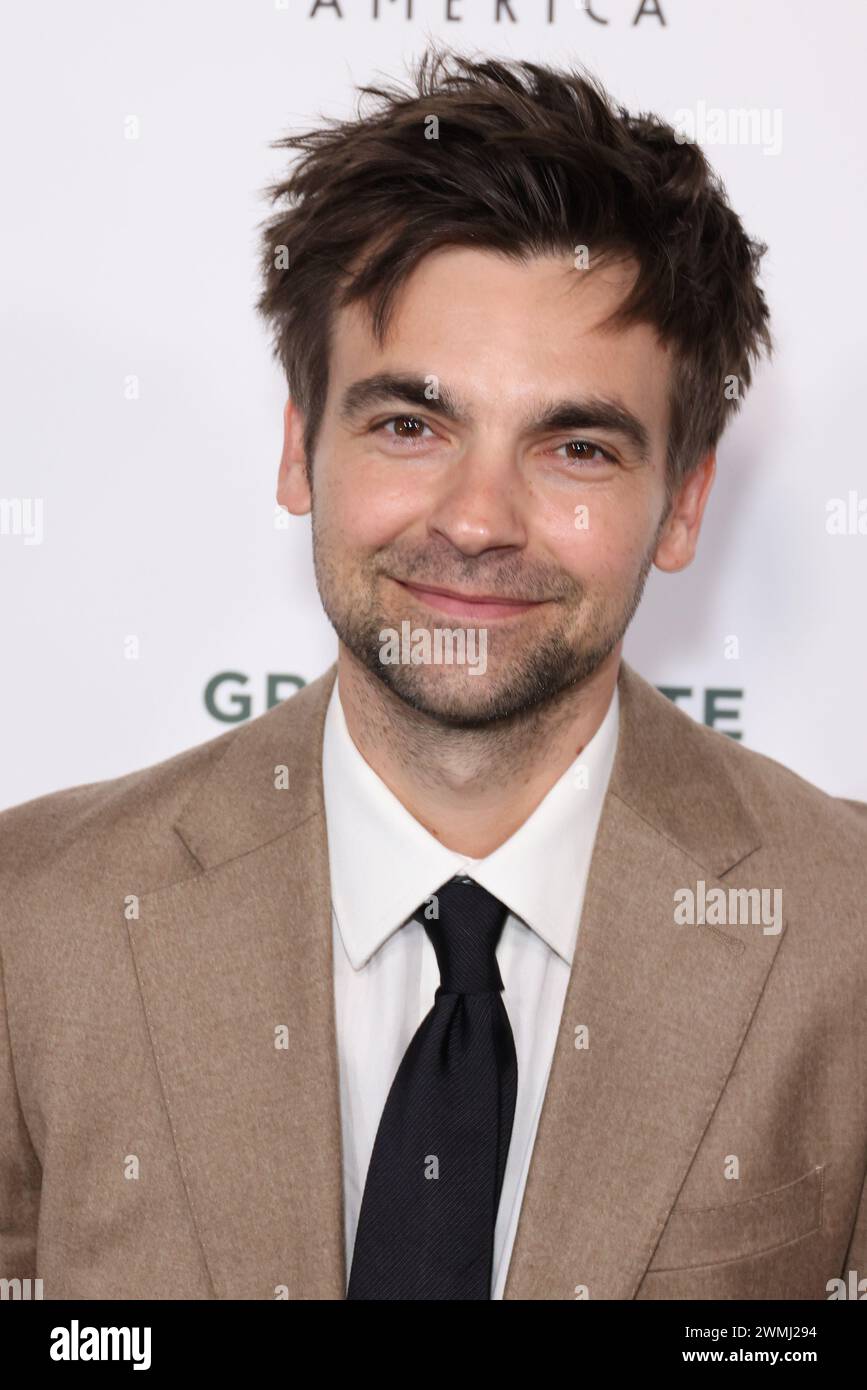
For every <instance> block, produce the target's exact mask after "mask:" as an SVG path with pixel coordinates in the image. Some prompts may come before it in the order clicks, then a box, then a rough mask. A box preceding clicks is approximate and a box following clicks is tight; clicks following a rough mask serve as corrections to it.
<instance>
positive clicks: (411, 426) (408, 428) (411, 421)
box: [394, 415, 424, 439]
mask: <svg viewBox="0 0 867 1390" xmlns="http://www.w3.org/2000/svg"><path fill="white" fill-rule="evenodd" d="M394 425H395V434H397V435H398V436H400V437H401V438H402V439H407V438H409V439H416V438H417V437H418V433H419V429H422V430H423V429H424V421H423V420H420V419H419V418H418V416H417V415H396V416H395V419H394Z"/></svg>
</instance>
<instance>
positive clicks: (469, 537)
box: [428, 442, 527, 555]
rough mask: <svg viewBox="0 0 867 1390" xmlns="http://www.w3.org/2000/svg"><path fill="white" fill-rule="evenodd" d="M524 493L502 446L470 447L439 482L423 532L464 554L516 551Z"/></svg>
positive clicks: (522, 540) (522, 531) (522, 530)
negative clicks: (427, 531)
mask: <svg viewBox="0 0 867 1390" xmlns="http://www.w3.org/2000/svg"><path fill="white" fill-rule="evenodd" d="M524 491H525V483H524V480H523V478H522V476H521V473H520V470H519V468H518V466H517V463H516V462H515V461H514V460H512V459H510V457H509V451H508V447H507V446H506V445H505V444H502V445H501V446H500V447H497V446H496V445H495V444H494V443H493V442H491V443H490V444H487V445H484V446H483V445H474V446H472V447H471V448H470V449H469V450H467V451H465V452H464V453H463V454H462V456H461V457H460V458H459V459H456V460H455V462H454V464H453V466H452V467H451V468H450V469H449V471H448V473H447V474H446V476H445V477H444V478H443V481H442V486H441V489H440V491H439V492H438V494H437V495H436V498H435V501H434V505H433V507H432V509H431V511H430V512H429V514H428V530H429V531H430V533H431V534H432V535H440V536H444V537H445V538H446V540H448V541H449V542H450V543H451V544H452V545H453V546H454V547H455V549H457V550H459V551H461V552H462V553H463V554H464V555H480V554H481V553H482V552H483V551H485V550H494V549H500V548H521V547H523V546H524V545H526V542H527V530H526V519H525V508H524V500H525V499H524Z"/></svg>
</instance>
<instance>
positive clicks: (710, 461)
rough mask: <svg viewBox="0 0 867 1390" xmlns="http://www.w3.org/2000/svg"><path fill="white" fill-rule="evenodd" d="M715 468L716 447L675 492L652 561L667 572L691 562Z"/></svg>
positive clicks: (680, 568)
mask: <svg viewBox="0 0 867 1390" xmlns="http://www.w3.org/2000/svg"><path fill="white" fill-rule="evenodd" d="M715 472H716V450H714V449H711V450H710V452H709V453H707V454H706V455H705V457H704V458H703V459H702V461H701V463H700V464H699V465H698V467H697V468H695V469H694V470H693V472H692V473H690V475H689V477H688V478H686V479H685V480H684V482H683V483H682V484H681V486H680V488H679V489H678V491H677V493H676V494H675V496H674V498H673V500H672V504H671V510H670V511H669V514H668V520H667V521H666V523H665V525H664V527H663V530H662V534H661V536H660V538H659V543H658V544H657V547H656V552H655V554H654V556H653V563H654V564H655V565H656V566H657V567H658V568H659V569H661V570H668V571H670V572H673V571H676V570H682V569H686V567H687V565H689V564H692V560H693V557H694V556H695V548H696V546H697V544H698V533H699V531H700V530H701V521H702V517H703V516H704V509H705V504H706V502H707V499H708V496H709V495H710V489H711V484H712V482H713V478H714V473H715Z"/></svg>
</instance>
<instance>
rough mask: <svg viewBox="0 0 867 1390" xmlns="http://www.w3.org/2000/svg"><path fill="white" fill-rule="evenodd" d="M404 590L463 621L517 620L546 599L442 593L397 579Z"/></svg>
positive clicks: (434, 588) (435, 589)
mask: <svg viewBox="0 0 867 1390" xmlns="http://www.w3.org/2000/svg"><path fill="white" fill-rule="evenodd" d="M394 582H395V584H399V585H400V587H401V588H402V589H407V590H409V592H410V593H411V594H412V595H413V596H414V597H415V598H417V599H420V600H421V602H422V603H425V604H427V606H428V608H434V609H436V610H437V611H438V612H440V613H450V614H452V615H453V616H456V617H460V618H482V619H485V620H488V619H492V618H513V617H515V616H516V615H517V614H519V613H526V612H528V611H529V609H531V608H540V607H541V606H542V604H543V603H544V602H545V601H546V600H544V599H542V600H537V599H532V600H522V599H505V598H503V597H502V596H500V595H498V594H458V593H455V591H454V589H441V588H439V587H437V586H436V585H427V584H410V583H407V582H406V581H405V580H403V579H395V581H394Z"/></svg>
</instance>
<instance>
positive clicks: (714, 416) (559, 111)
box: [256, 44, 772, 500]
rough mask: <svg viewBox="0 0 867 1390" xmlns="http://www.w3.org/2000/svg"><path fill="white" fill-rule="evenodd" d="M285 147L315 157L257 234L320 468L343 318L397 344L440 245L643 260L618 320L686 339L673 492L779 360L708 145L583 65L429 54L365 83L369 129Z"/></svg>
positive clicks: (331, 130)
mask: <svg viewBox="0 0 867 1390" xmlns="http://www.w3.org/2000/svg"><path fill="white" fill-rule="evenodd" d="M364 98H370V99H372V107H371V109H370V110H368V111H364V112H363V111H362V107H363V105H364V101H363V99H364ZM434 117H435V118H436V119H435V120H433V119H432V118H434ZM432 136H433V137H434V138H431V137H432ZM273 148H282V149H290V150H295V151H300V152H301V157H300V158H299V159H298V160H297V161H296V163H295V164H294V167H293V168H292V169H291V170H290V172H289V174H288V176H287V177H286V179H285V180H284V181H281V182H278V183H276V184H271V185H269V186H268V188H267V189H266V195H267V196H268V197H269V198H270V200H271V203H272V204H276V205H279V207H278V211H277V212H276V213H273V214H272V215H271V216H270V217H269V218H267V219H266V220H265V221H264V222H263V223H262V224H261V225H260V235H261V241H260V268H261V274H262V284H263V288H262V292H261V294H260V296H259V298H258V300H257V302H256V308H257V310H258V312H259V313H260V314H261V315H262V316H263V318H264V319H265V321H266V322H267V323H268V324H269V325H270V328H271V331H272V335H273V338H272V341H273V350H274V355H275V357H276V358H278V359H279V361H280V363H281V364H282V367H283V370H284V372H285V374H286V379H287V381H288V384H289V392H290V395H291V396H292V398H293V400H294V401H295V402H296V404H297V405H298V406H299V408H300V410H301V412H302V415H303V417H304V449H305V455H306V459H307V467H308V469H309V468H310V466H311V461H312V457H313V450H314V446H315V441H316V438H317V434H318V429H319V425H320V423H321V419H322V412H323V410H324V406H325V400H326V396H327V389H328V363H329V348H330V342H331V331H332V325H333V320H334V314H335V311H336V310H337V309H339V308H341V307H344V306H346V305H348V304H350V303H353V302H356V301H360V302H362V303H363V304H365V305H366V306H367V309H368V312H369V315H370V322H371V326H372V331H373V333H374V336H375V339H376V340H377V341H378V342H379V343H380V344H382V343H383V342H384V340H385V336H386V334H387V331H388V324H389V317H390V313H391V310H392V308H393V304H394V297H395V292H396V291H397V290H398V289H399V287H400V286H401V284H402V282H403V281H404V280H405V279H406V277H407V276H408V275H409V273H410V272H411V271H412V270H413V269H414V267H415V266H416V265H417V264H418V262H419V261H420V260H421V259H422V257H423V256H426V255H427V254H428V253H429V252H431V251H433V250H434V249H436V248H439V247H442V246H447V245H450V246H472V247H476V248H482V249H488V250H491V251H495V252H498V253H500V254H503V255H506V256H510V257H512V258H514V259H515V260H516V261H519V262H523V261H526V259H527V258H528V257H531V256H535V255H546V254H552V253H553V254H563V253H568V254H569V255H570V256H573V254H574V252H575V249H576V247H579V246H586V247H587V248H588V251H589V261H590V264H591V265H594V264H597V263H598V262H599V261H600V260H606V259H609V258H612V257H613V258H621V257H623V256H629V257H631V258H633V259H634V260H635V261H636V262H637V264H638V274H637V276H636V278H635V281H634V284H633V286H632V289H631V291H630V292H629V293H628V295H627V296H626V297H625V298H624V300H623V301H622V302H621V304H620V305H619V306H618V308H617V310H616V311H615V313H614V314H613V315H612V316H611V318H610V319H609V320H608V323H607V326H608V327H610V328H617V327H621V326H626V325H628V324H630V323H639V322H643V323H648V324H650V325H651V326H652V327H653V328H654V330H655V331H656V333H657V336H658V338H659V339H660V341H661V342H663V343H664V344H666V345H670V347H671V350H672V377H671V390H670V400H669V407H670V429H669V438H668V453H667V471H666V483H667V492H668V496H669V500H670V499H671V496H672V495H673V493H674V491H675V490H676V488H677V487H678V485H679V484H680V483H681V482H682V481H683V479H684V478H685V477H687V475H688V474H689V473H690V472H691V471H692V470H693V469H694V468H695V467H697V466H698V464H699V462H700V461H701V459H702V457H703V456H704V455H705V454H706V453H707V451H708V450H709V449H712V448H713V447H714V446H715V445H716V443H717V440H718V439H719V437H720V435H721V433H722V431H723V429H724V427H725V425H726V424H727V423H728V420H729V418H730V417H731V416H732V415H733V414H734V412H735V411H736V410H737V409H738V407H739V404H740V400H741V398H742V396H743V393H744V391H745V390H746V389H747V388H748V387H749V385H750V382H751V377H752V373H751V359H757V358H758V357H759V355H760V353H761V351H762V349H764V350H765V351H766V352H767V353H768V354H770V353H771V351H772V341H771V336H770V331H769V326H768V320H769V315H768V308H767V304H766V302H765V298H764V295H763V293H762V291H761V289H760V288H759V286H758V284H757V273H758V268H759V262H760V260H761V257H762V256H763V254H764V252H765V251H766V249H767V248H766V246H765V245H764V244H763V243H762V242H758V241H755V240H753V239H752V238H750V237H749V236H748V235H747V233H746V232H745V230H744V227H743V225H742V224H741V221H740V219H739V218H738V216H737V214H736V213H735V212H734V211H733V210H732V208H731V207H730V206H729V203H728V199H727V196H726V192H725V189H724V187H723V185H722V183H721V181H720V179H719V177H718V176H717V175H716V174H715V173H714V171H713V170H712V169H711V167H710V165H709V164H708V162H707V160H706V159H705V157H704V155H703V154H702V152H701V150H700V149H699V148H698V146H697V145H695V144H692V143H688V142H686V141H684V140H683V138H680V139H679V138H678V135H677V133H676V132H675V130H674V128H673V127H672V126H670V125H668V124H666V122H665V121H663V120H661V119H660V118H659V117H657V116H655V115H652V114H647V113H641V114H633V113H630V112H629V111H628V110H627V109H626V108H625V107H623V106H620V105H617V104H615V102H614V101H613V99H612V98H611V97H610V95H609V94H608V92H607V91H606V90H605V88H604V87H603V86H602V84H601V82H599V80H598V79H596V78H595V77H593V76H592V75H591V74H589V73H587V72H586V71H584V70H577V69H573V70H571V71H568V72H561V71H556V70H554V69H553V68H550V67H547V66H542V65H540V64H538V63H532V62H519V61H500V60H496V61H495V60H488V61H474V60H473V59H471V58H468V57H464V56H460V55H458V54H456V53H453V52H450V51H448V50H443V49H441V48H439V47H438V46H437V45H436V44H433V45H431V46H430V47H429V48H428V49H427V50H426V52H425V53H424V54H423V55H422V57H421V58H420V59H418V61H417V63H416V65H415V69H414V71H413V73H412V86H411V87H409V88H401V87H400V86H399V85H393V86H365V87H361V88H360V89H359V101H358V104H357V113H356V117H355V118H354V119H351V120H346V121H340V120H335V119H330V120H328V121H326V122H325V123H324V124H323V125H322V126H321V127H319V128H316V129H313V130H309V131H306V132H303V133H301V134H294V135H288V136H286V137H285V138H283V139H279V140H276V141H274V144H273Z"/></svg>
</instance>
